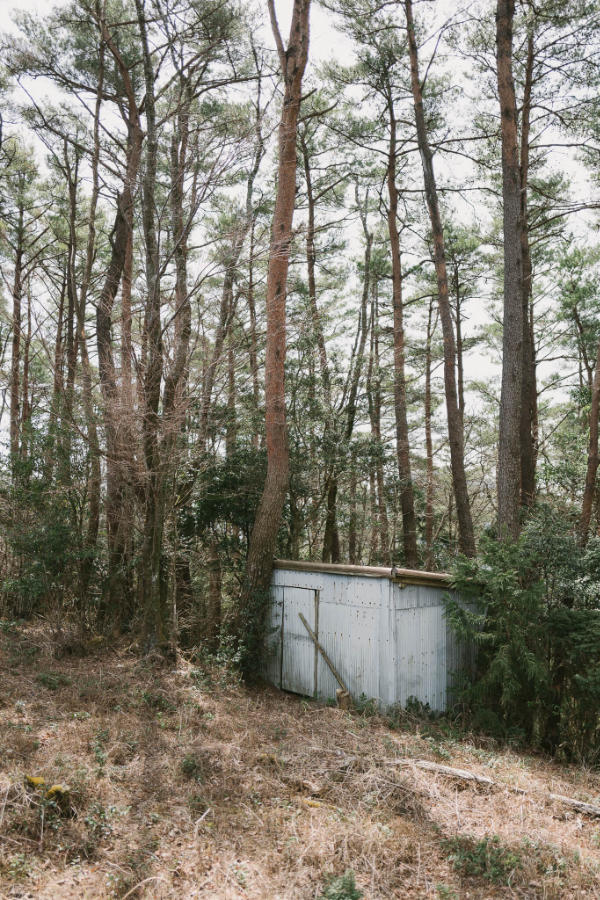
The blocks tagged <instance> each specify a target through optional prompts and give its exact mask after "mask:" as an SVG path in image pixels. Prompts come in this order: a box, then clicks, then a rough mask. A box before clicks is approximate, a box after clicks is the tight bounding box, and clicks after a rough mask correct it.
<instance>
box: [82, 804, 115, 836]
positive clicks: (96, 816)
mask: <svg viewBox="0 0 600 900" xmlns="http://www.w3.org/2000/svg"><path fill="white" fill-rule="evenodd" d="M114 811H115V810H114V807H112V806H111V807H109V808H108V809H106V808H105V807H104V806H103V805H102V803H92V805H91V806H90V809H89V812H88V814H87V816H86V817H85V819H84V822H85V824H86V826H87V828H88V830H89V832H90V836H91V837H92V838H94V839H96V840H100V839H101V838H105V837H110V835H111V834H112V825H111V824H110V815H111V814H112V813H113V812H114Z"/></svg>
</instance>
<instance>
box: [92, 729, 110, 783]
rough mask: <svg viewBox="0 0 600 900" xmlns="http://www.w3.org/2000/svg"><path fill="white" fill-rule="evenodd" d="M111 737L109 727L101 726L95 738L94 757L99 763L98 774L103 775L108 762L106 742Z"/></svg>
mask: <svg viewBox="0 0 600 900" xmlns="http://www.w3.org/2000/svg"><path fill="white" fill-rule="evenodd" d="M109 737H110V733H109V730H108V728H100V729H99V730H98V731H97V732H96V736H95V738H94V746H93V751H94V758H95V760H96V762H97V763H98V775H99V776H101V775H102V774H103V770H104V765H105V763H106V749H105V748H106V743H107V741H108V739H109Z"/></svg>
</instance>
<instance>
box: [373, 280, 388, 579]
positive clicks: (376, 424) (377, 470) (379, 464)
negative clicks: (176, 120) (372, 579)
mask: <svg viewBox="0 0 600 900" xmlns="http://www.w3.org/2000/svg"><path fill="white" fill-rule="evenodd" d="M377 287H378V285H377V281H375V282H374V283H373V301H372V312H371V321H372V323H373V325H372V329H371V357H370V360H369V376H368V379H367V398H368V404H369V419H370V424H371V434H372V436H373V443H374V445H375V448H376V453H377V456H376V460H375V465H374V467H373V468H374V474H375V488H376V494H377V531H378V534H379V545H380V548H381V549H380V553H379V557H380V560H379V561H380V562H382V563H383V564H384V565H389V566H391V564H392V560H391V556H390V538H389V526H388V517H387V510H386V505H385V488H384V478H383V449H384V448H383V442H382V440H381V377H380V370H379V302H378V296H377V293H378V291H377Z"/></svg>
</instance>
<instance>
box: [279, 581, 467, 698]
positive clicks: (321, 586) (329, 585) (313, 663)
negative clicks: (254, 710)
mask: <svg viewBox="0 0 600 900" xmlns="http://www.w3.org/2000/svg"><path fill="white" fill-rule="evenodd" d="M328 568H329V569H330V570H331V571H307V570H306V569H305V570H302V571H298V570H296V569H294V568H289V569H286V568H282V567H281V564H279V566H278V568H276V569H275V570H274V573H273V587H272V598H273V600H272V604H271V607H270V613H269V615H270V619H269V632H268V638H267V653H266V659H265V675H266V677H267V679H268V680H269V681H271V682H272V683H273V684H275V685H277V686H278V687H281V688H283V689H284V690H289V691H294V692H295V693H299V694H305V695H307V696H316V697H320V698H322V699H328V698H333V697H335V692H336V689H337V687H338V684H337V682H336V679H335V678H334V676H333V674H332V673H331V671H330V669H329V667H328V666H327V663H326V662H325V660H324V659H323V657H322V655H321V654H320V653H319V652H318V650H317V648H316V647H315V644H314V643H313V641H312V639H311V638H310V636H309V634H308V632H307V630H306V628H305V627H304V625H303V624H302V621H301V619H300V616H299V613H302V615H303V616H304V617H305V619H306V621H307V622H308V624H309V625H310V627H311V629H312V630H313V631H314V632H315V634H316V635H317V638H318V640H319V642H320V643H321V645H322V646H323V648H324V649H325V651H326V652H327V654H328V655H329V657H330V658H331V660H332V662H333V664H334V666H335V667H336V668H337V670H338V672H339V674H340V675H341V677H342V679H343V680H344V682H345V683H346V685H347V687H348V689H349V691H350V693H351V694H352V696H353V697H354V698H355V699H356V698H359V697H361V696H364V697H366V698H368V699H371V698H375V699H377V700H378V701H379V702H380V703H381V704H382V705H383V706H385V707H389V706H392V705H394V704H401V705H402V706H405V705H406V702H407V700H408V699H409V697H415V698H416V699H418V700H420V701H421V702H422V703H428V704H429V705H430V707H431V708H432V709H434V710H439V711H443V710H445V709H446V708H447V703H448V689H449V687H450V686H451V684H452V680H453V674H454V672H455V671H457V670H458V669H459V668H460V665H461V663H462V658H463V655H464V654H463V651H462V649H461V647H460V646H459V645H458V643H457V641H456V639H455V637H454V635H453V634H452V633H451V632H450V630H449V628H448V626H447V623H446V620H445V617H444V606H443V601H442V598H443V596H444V594H445V593H447V592H448V588H447V586H446V585H444V584H439V586H438V584H433V585H431V586H430V585H422V584H402V583H399V582H398V581H395V580H394V579H392V578H390V576H389V574H388V575H387V576H385V575H383V576H379V577H378V576H371V575H361V574H347V573H345V572H343V571H336V570H335V566H331V567H328ZM341 568H343V567H340V569H341Z"/></svg>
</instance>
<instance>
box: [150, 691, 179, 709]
mask: <svg viewBox="0 0 600 900" xmlns="http://www.w3.org/2000/svg"><path fill="white" fill-rule="evenodd" d="M142 700H143V701H144V703H145V704H146V706H149V707H150V709H155V710H158V711H159V712H173V711H174V710H175V705H174V704H173V703H171V701H170V700H169V699H168V698H167V697H165V695H164V694H162V693H160V692H159V691H143V692H142Z"/></svg>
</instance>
